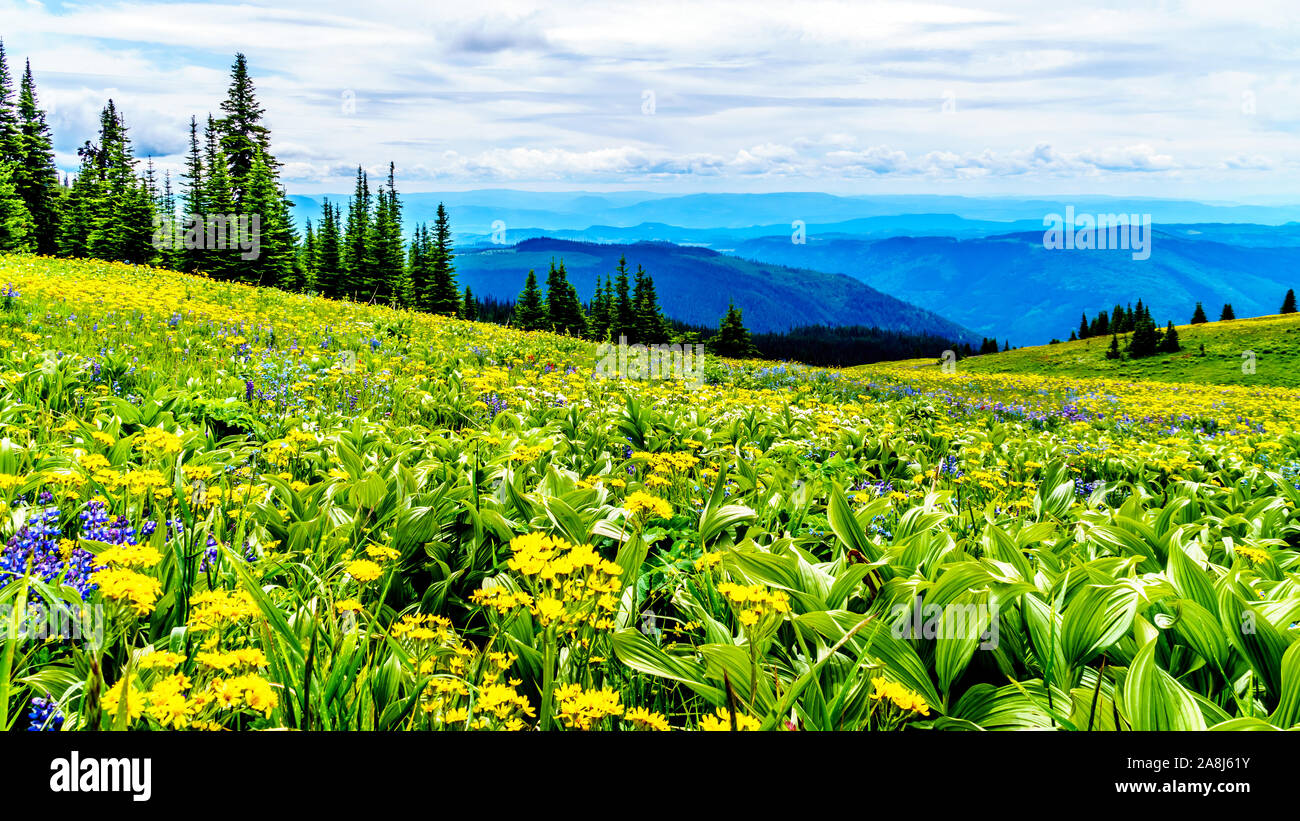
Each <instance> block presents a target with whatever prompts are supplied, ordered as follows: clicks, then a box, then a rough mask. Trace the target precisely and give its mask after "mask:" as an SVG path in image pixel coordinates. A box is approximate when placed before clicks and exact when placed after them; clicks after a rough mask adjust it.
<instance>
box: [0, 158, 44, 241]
mask: <svg viewBox="0 0 1300 821" xmlns="http://www.w3.org/2000/svg"><path fill="white" fill-rule="evenodd" d="M14 167H15V166H14V163H13V162H11V161H9V160H0V251H7V252H23V251H31V250H33V249H34V248H35V247H36V242H35V238H34V236H33V234H34V232H35V228H36V226H35V224H34V223H33V222H32V216H31V214H29V213H28V212H27V205H26V204H25V203H24V202H23V198H22V197H20V196H19V195H18V187H17V186H16V185H15V184H14V179H13V177H14V174H13V172H14Z"/></svg>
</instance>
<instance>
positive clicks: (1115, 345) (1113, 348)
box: [1106, 333, 1119, 359]
mask: <svg viewBox="0 0 1300 821" xmlns="http://www.w3.org/2000/svg"><path fill="white" fill-rule="evenodd" d="M1106 358H1107V359H1119V335H1118V334H1115V333H1112V334H1111V335H1110V348H1109V349H1107V351H1106Z"/></svg>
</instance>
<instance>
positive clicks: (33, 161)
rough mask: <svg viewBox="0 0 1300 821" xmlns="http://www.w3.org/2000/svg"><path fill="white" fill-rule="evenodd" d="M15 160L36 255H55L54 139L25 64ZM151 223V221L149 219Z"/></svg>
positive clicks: (56, 178)
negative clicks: (30, 224) (30, 219)
mask: <svg viewBox="0 0 1300 821" xmlns="http://www.w3.org/2000/svg"><path fill="white" fill-rule="evenodd" d="M17 113H18V130H19V134H18V158H17V166H16V168H15V169H14V183H15V187H16V188H17V190H18V195H19V196H20V197H22V199H23V202H24V203H25V204H26V206H27V211H28V213H29V214H31V218H32V224H33V229H34V230H33V238H34V240H35V244H36V253H38V254H47V255H49V254H55V253H57V252H58V233H59V204H60V203H59V198H60V193H61V189H60V187H59V171H58V168H56V167H55V165H54V138H53V137H52V136H51V135H50V127H49V125H47V124H46V122H45V112H44V111H42V110H41V108H40V105H39V104H38V103H37V101H36V81H35V80H33V79H32V65H31V63H30V62H28V63H27V68H26V71H24V72H23V80H22V87H21V89H20V90H19V93H18V109H17ZM151 219H152V218H151Z"/></svg>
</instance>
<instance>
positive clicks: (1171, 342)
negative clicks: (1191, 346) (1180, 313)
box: [1160, 321, 1183, 353]
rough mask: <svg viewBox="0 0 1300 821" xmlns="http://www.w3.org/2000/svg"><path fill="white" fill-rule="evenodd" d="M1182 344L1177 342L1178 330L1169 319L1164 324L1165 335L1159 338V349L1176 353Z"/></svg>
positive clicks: (1163, 351)
mask: <svg viewBox="0 0 1300 821" xmlns="http://www.w3.org/2000/svg"><path fill="white" fill-rule="evenodd" d="M1182 349H1183V346H1182V345H1180V344H1179V343H1178V330H1177V329H1176V328H1175V327H1174V323H1173V322H1172V321H1171V322H1170V323H1169V324H1168V325H1166V326H1165V335H1164V336H1163V337H1162V338H1161V340H1160V351H1161V352H1162V353H1178V352H1179V351H1181V350H1182Z"/></svg>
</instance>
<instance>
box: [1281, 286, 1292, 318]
mask: <svg viewBox="0 0 1300 821" xmlns="http://www.w3.org/2000/svg"><path fill="white" fill-rule="evenodd" d="M1295 312H1296V309H1295V289H1294V288H1289V289H1287V292H1286V297H1285V298H1284V299H1283V300H1282V310H1280V311H1278V313H1280V314H1293V313H1295Z"/></svg>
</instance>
